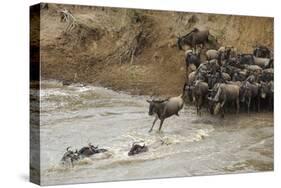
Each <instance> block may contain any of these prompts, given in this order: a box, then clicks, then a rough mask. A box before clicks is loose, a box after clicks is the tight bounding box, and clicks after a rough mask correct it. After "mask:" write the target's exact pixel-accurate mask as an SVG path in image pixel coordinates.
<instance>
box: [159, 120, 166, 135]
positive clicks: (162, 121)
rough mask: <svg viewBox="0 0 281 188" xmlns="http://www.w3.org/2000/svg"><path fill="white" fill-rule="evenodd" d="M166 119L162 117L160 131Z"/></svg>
mask: <svg viewBox="0 0 281 188" xmlns="http://www.w3.org/2000/svg"><path fill="white" fill-rule="evenodd" d="M164 120H165V119H161V122H160V126H159V132H160V131H161V128H162V125H163V123H164Z"/></svg>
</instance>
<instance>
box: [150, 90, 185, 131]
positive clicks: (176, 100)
mask: <svg viewBox="0 0 281 188" xmlns="http://www.w3.org/2000/svg"><path fill="white" fill-rule="evenodd" d="M185 87H186V84H184V87H183V91H182V94H181V95H179V96H177V97H171V98H168V99H165V100H151V101H150V100H147V102H148V103H149V112H148V114H149V115H150V116H152V115H155V119H154V121H153V123H152V126H151V128H150V130H149V132H151V131H152V129H153V127H154V125H155V123H156V121H157V120H158V119H160V126H159V131H160V130H161V128H162V125H163V122H164V120H165V119H166V118H168V117H171V116H173V115H177V116H179V114H178V113H179V111H180V110H181V109H182V108H183V105H184V98H185Z"/></svg>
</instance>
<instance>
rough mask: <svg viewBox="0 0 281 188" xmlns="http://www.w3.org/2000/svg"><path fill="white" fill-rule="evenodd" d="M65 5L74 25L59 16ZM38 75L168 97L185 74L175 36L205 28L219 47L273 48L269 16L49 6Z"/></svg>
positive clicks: (179, 86) (45, 12)
mask: <svg viewBox="0 0 281 188" xmlns="http://www.w3.org/2000/svg"><path fill="white" fill-rule="evenodd" d="M64 9H66V10H67V11H69V12H70V13H71V15H73V17H74V22H73V25H72V26H73V27H71V28H70V29H69V26H70V25H69V24H71V23H72V22H70V21H69V20H68V21H67V20H64V19H63V17H61V15H62V14H61V11H62V10H64ZM40 19H41V25H40V28H41V33H40V42H41V48H40V57H41V67H42V68H41V75H42V77H43V78H45V79H59V80H71V81H74V82H83V83H90V84H94V85H102V86H105V87H110V88H113V89H115V90H124V91H129V92H131V93H133V94H147V95H162V96H172V95H177V94H179V93H181V91H182V86H183V83H184V82H185V78H186V76H185V75H186V70H185V61H184V51H181V50H178V48H177V45H176V41H177V36H182V35H184V34H187V33H188V32H190V31H191V30H192V28H194V27H197V28H199V29H209V30H210V32H211V34H212V35H214V36H215V37H216V38H217V40H218V42H219V44H220V45H231V46H234V47H236V48H237V49H238V51H240V52H245V53H251V52H252V47H253V46H254V45H257V44H262V45H266V46H268V47H270V48H273V19H272V18H264V17H244V16H232V15H227V16H226V15H216V14H199V13H180V12H179V13H178V12H167V11H151V10H132V9H117V8H103V7H87V6H71V5H56V4H48V6H47V7H43V9H42V10H41V18H40Z"/></svg>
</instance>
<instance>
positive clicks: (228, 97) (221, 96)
mask: <svg viewBox="0 0 281 188" xmlns="http://www.w3.org/2000/svg"><path fill="white" fill-rule="evenodd" d="M209 101H210V102H214V103H215V105H213V106H214V107H215V110H214V113H215V114H217V113H218V112H219V111H220V112H221V117H224V112H225V104H226V103H227V102H235V103H236V113H239V109H240V104H239V102H240V100H239V86H238V85H232V84H219V85H218V89H217V92H216V94H215V96H214V97H213V98H212V97H209Z"/></svg>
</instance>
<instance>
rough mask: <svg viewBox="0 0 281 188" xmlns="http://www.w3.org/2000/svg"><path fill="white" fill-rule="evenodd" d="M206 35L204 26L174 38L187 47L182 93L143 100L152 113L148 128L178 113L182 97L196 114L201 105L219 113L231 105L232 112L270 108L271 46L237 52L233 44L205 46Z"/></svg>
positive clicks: (181, 46)
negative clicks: (153, 117) (215, 47)
mask: <svg viewBox="0 0 281 188" xmlns="http://www.w3.org/2000/svg"><path fill="white" fill-rule="evenodd" d="M210 36H212V35H210V32H209V31H208V30H202V31H200V30H199V29H197V28H194V29H193V30H192V31H191V32H190V33H188V34H187V35H185V36H183V37H179V38H178V40H177V45H178V48H179V49H180V50H183V46H185V45H188V46H189V47H191V49H190V50H186V51H185V63H186V70H187V71H186V72H187V79H186V82H185V84H184V87H183V93H182V94H181V95H180V96H179V97H171V98H168V99H165V100H149V101H147V102H148V103H149V104H150V106H149V115H155V116H156V118H155V120H154V122H153V124H152V127H151V129H150V131H151V130H152V128H153V126H154V124H155V122H156V121H157V119H160V121H161V122H160V126H159V131H160V130H161V127H162V124H163V121H164V119H165V118H168V117H170V116H172V115H177V116H178V112H179V110H181V109H182V107H183V102H185V99H186V98H187V100H189V101H190V102H192V103H194V104H195V106H196V109H197V114H198V115H201V108H202V107H203V106H206V108H207V109H208V111H209V112H210V113H211V114H214V115H216V114H219V113H220V115H221V117H224V114H225V112H226V111H229V112H231V111H232V110H233V107H235V112H236V113H239V112H240V111H242V110H244V111H247V112H248V113H250V111H251V110H254V111H258V112H259V111H260V110H261V109H262V110H269V111H271V110H273V93H274V84H273V77H274V69H273V66H274V63H273V62H274V59H273V57H274V56H273V50H271V49H269V48H268V47H266V46H263V45H259V46H255V47H254V49H253V52H252V53H238V51H237V49H236V48H235V47H233V46H221V47H219V48H218V49H206V44H207V43H208V42H209V37H210ZM212 37H214V36H212ZM203 52H204V53H203ZM175 99H177V100H175Z"/></svg>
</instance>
